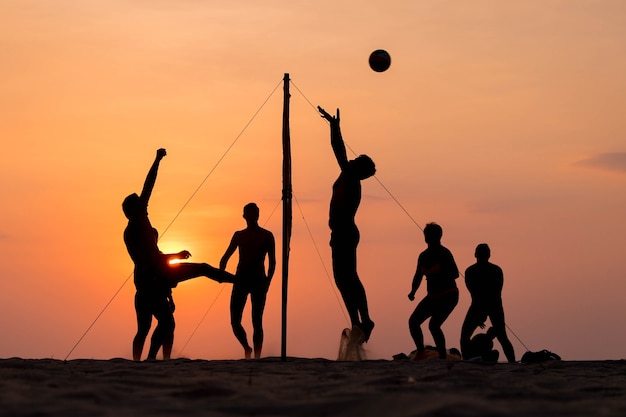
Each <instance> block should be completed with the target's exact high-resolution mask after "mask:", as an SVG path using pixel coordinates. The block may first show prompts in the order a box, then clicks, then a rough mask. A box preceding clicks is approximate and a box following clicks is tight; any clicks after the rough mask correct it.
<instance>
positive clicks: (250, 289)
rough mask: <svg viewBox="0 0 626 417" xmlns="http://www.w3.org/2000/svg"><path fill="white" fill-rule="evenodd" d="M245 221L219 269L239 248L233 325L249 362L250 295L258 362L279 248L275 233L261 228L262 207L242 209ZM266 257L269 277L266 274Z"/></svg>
mask: <svg viewBox="0 0 626 417" xmlns="http://www.w3.org/2000/svg"><path fill="white" fill-rule="evenodd" d="M243 218H244V219H245V220H246V225H247V227H246V228H245V229H243V230H239V231H237V232H235V233H234V234H233V237H232V239H231V241H230V245H229V246H228V248H227V249H226V252H225V253H224V256H222V259H221V260H220V269H221V270H224V269H225V268H226V264H227V263H228V260H229V259H230V257H231V256H232V254H233V253H234V252H235V250H236V249H239V263H238V264H237V272H236V274H235V275H236V277H237V281H236V282H235V284H234V285H233V291H232V294H231V297H230V323H231V326H232V328H233V333H234V334H235V337H236V338H237V340H238V341H239V343H241V346H243V348H244V353H245V357H246V359H249V358H250V357H251V355H252V348H251V347H250V344H249V343H248V337H247V335H246V331H245V329H244V328H243V326H242V325H241V319H242V316H243V310H244V307H245V305H246V301H247V299H248V294H249V295H250V301H251V304H252V328H253V335H252V344H253V346H254V357H255V359H258V358H260V357H261V350H262V348H263V310H264V309H265V301H266V298H267V291H268V290H269V287H270V283H271V281H272V277H273V276H274V271H275V269H276V245H275V242H274V235H273V234H272V232H270V231H269V230H266V229H264V228H262V227H261V226H259V223H258V221H259V208H258V207H257V205H256V204H254V203H249V204H246V206H245V207H244V208H243ZM266 257H267V261H268V265H267V274H266V272H265V258H266Z"/></svg>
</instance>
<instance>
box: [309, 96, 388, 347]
mask: <svg viewBox="0 0 626 417" xmlns="http://www.w3.org/2000/svg"><path fill="white" fill-rule="evenodd" d="M317 109H318V110H319V112H320V113H321V115H322V117H323V118H325V119H326V120H328V121H329V122H330V143H331V146H332V148H333V152H334V153H335V157H336V158H337V162H338V163H339V168H341V173H340V174H339V177H338V178H337V180H336V181H335V183H334V184H333V195H332V198H331V200H330V213H329V222H328V225H329V227H330V230H331V233H330V247H331V251H332V262H333V275H334V277H335V283H336V284H337V288H338V289H339V292H340V293H341V296H342V298H343V301H344V304H345V305H346V309H347V310H348V315H349V316H350V321H351V324H352V326H353V327H354V326H358V327H359V328H360V329H361V330H362V331H363V334H364V341H368V340H369V338H370V335H371V333H372V330H373V329H374V322H373V321H372V319H371V318H370V316H369V309H368V305H367V296H366V294H365V288H364V287H363V284H362V283H361V280H360V279H359V275H358V274H357V263H356V249H357V246H358V244H359V238H360V234H359V229H358V228H357V226H356V223H355V221H354V217H355V215H356V212H357V210H358V208H359V204H360V203H361V181H362V180H364V179H367V178H369V177H371V176H372V175H374V174H375V173H376V166H375V165H374V162H373V161H372V159H371V158H370V157H369V156H367V155H360V156H358V157H357V158H355V159H353V160H348V157H347V154H346V146H345V144H344V142H343V138H342V135H341V128H340V125H339V122H340V120H339V109H337V115H336V116H332V115H330V114H329V113H328V112H326V111H325V110H324V109H323V108H321V107H319V106H318V107H317Z"/></svg>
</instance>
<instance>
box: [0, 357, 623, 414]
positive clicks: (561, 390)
mask: <svg viewBox="0 0 626 417" xmlns="http://www.w3.org/2000/svg"><path fill="white" fill-rule="evenodd" d="M0 404H1V405H2V407H0V410H1V411H0V415H6V416H105V415H115V416H140V415H142V416H143V415H145V416H177V415H186V416H207V415H211V416H302V417H307V416H351V415H354V416H376V417H382V416H398V417H401V416H407V417H408V416H482V417H484V416H586V417H589V416H625V415H626V362H624V361H589V362H568V361H553V362H546V363H543V364H532V365H528V364H507V363H498V364H492V365H487V364H480V363H472V362H460V361H459V362H454V361H441V360H438V359H434V360H425V361H419V362H412V361H386V360H370V361H360V362H338V361H331V360H326V359H299V358H288V359H287V360H286V361H285V362H282V361H281V360H280V359H278V358H266V359H262V360H258V361H245V360H233V361H207V360H189V359H175V360H171V361H167V362H163V361H158V362H141V363H136V362H132V361H129V360H126V359H111V360H86V359H85V360H84V359H77V360H71V361H67V362H64V361H60V360H53V359H28V360H24V359H19V358H11V359H0Z"/></svg>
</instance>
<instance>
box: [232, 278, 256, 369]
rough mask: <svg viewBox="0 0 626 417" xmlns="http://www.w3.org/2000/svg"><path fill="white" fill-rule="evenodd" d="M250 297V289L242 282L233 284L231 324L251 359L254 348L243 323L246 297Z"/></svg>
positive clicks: (246, 355) (248, 357) (247, 356)
mask: <svg viewBox="0 0 626 417" xmlns="http://www.w3.org/2000/svg"><path fill="white" fill-rule="evenodd" d="M247 298H248V289H247V288H246V286H244V285H242V284H235V285H233V291H232V293H231V295H230V325H231V327H232V328H233V333H234V335H235V337H236V338H237V340H238V341H239V343H240V344H241V346H243V349H244V353H245V358H246V359H250V357H251V355H252V348H251V347H250V344H249V343H248V336H247V335H246V330H245V329H244V328H243V326H242V325H241V319H242V318H243V309H244V307H245V305H246V299H247Z"/></svg>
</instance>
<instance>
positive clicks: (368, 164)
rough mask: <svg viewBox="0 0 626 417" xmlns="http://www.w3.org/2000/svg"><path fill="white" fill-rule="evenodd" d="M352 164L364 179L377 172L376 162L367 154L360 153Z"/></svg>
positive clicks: (360, 177) (358, 174)
mask: <svg viewBox="0 0 626 417" xmlns="http://www.w3.org/2000/svg"><path fill="white" fill-rule="evenodd" d="M350 165H351V166H352V167H353V168H354V170H355V171H356V173H357V176H358V177H359V179H361V180H364V179H366V178H369V177H371V176H372V175H374V174H375V173H376V164H374V161H372V158H370V157H369V156H367V155H359V156H357V157H356V158H355V159H353V160H352V161H350Z"/></svg>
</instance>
